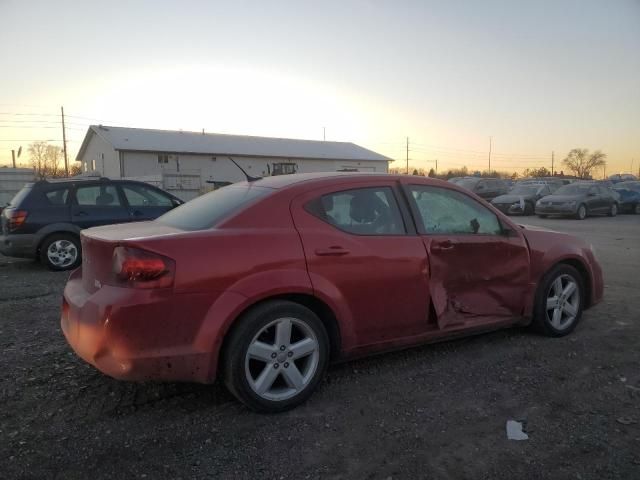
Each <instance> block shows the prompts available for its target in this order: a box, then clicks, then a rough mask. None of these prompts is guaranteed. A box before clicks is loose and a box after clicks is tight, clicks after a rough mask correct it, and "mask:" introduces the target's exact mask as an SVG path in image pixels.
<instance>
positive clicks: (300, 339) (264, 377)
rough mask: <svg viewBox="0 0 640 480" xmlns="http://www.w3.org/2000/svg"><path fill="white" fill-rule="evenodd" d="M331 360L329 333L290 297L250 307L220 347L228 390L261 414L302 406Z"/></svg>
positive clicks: (318, 320)
mask: <svg viewBox="0 0 640 480" xmlns="http://www.w3.org/2000/svg"><path fill="white" fill-rule="evenodd" d="M328 360H329V337H328V335H327V331H326V330H325V328H324V325H323V324H322V322H321V321H320V319H319V318H318V317H317V316H316V315H315V314H314V313H313V312H312V311H311V310H309V309H308V308H306V307H304V306H302V305H300V304H297V303H293V302H288V301H273V302H267V303H264V304H262V305H259V306H258V307H256V308H254V309H252V310H250V311H249V312H248V313H247V314H245V315H243V317H242V318H241V319H240V320H239V323H238V324H237V325H236V326H235V327H234V328H233V330H232V332H231V333H230V335H229V338H228V341H227V342H226V345H225V348H224V363H223V368H224V379H225V383H226V385H227V388H229V390H230V391H231V392H232V393H233V394H234V395H235V396H236V397H237V398H238V399H239V400H240V401H242V402H243V403H244V404H245V405H247V406H248V407H249V408H251V409H252V410H256V411H259V412H271V413H273V412H282V411H284V410H289V409H291V408H294V407H296V406H298V405H300V404H301V403H302V402H304V401H305V400H306V399H307V398H309V397H310V396H311V394H312V393H313V391H314V390H315V389H316V387H317V386H318V384H319V383H320V381H321V380H322V377H323V375H324V372H325V370H326V368H327V363H328Z"/></svg>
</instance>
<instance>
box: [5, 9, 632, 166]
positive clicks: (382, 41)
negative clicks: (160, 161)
mask: <svg viewBox="0 0 640 480" xmlns="http://www.w3.org/2000/svg"><path fill="white" fill-rule="evenodd" d="M0 19H2V29H0V65H2V69H1V72H2V74H1V75H0V164H7V163H10V161H11V149H17V148H18V147H19V146H22V147H23V149H25V150H26V148H27V147H28V145H29V143H30V142H31V141H33V140H50V141H51V143H54V144H57V145H62V129H61V125H60V107H61V106H64V109H65V115H66V122H67V137H68V149H69V155H70V158H75V154H76V152H77V150H78V148H79V147H80V144H81V142H82V139H83V137H84V135H85V133H86V130H87V126H88V125H90V124H100V123H101V124H104V125H118V126H131V127H142V128H163V129H183V130H195V131H201V130H202V129H203V128H204V129H205V131H207V132H215V133H231V134H245V135H262V136H276V137H288V138H304V139H318V140H321V139H322V138H323V135H324V132H326V139H327V140H336V141H349V142H354V143H357V144H360V145H362V146H364V147H367V148H370V149H372V150H374V151H377V152H379V153H382V154H384V155H387V156H389V157H391V158H393V159H395V160H396V161H395V162H393V163H392V164H391V166H392V167H401V168H404V167H405V161H406V145H407V138H408V144H409V164H410V168H411V169H413V168H420V167H422V168H425V169H429V168H431V167H434V166H435V163H436V162H435V161H436V159H437V160H438V171H444V170H446V169H449V168H458V167H461V166H467V167H468V168H469V169H471V170H481V169H486V168H487V167H488V156H489V153H488V151H489V143H490V137H491V144H492V156H491V166H492V168H494V169H497V170H501V171H517V172H522V170H524V169H525V168H532V167H541V166H545V167H547V168H550V167H551V156H552V152H555V167H556V169H557V170H559V169H562V166H560V167H559V166H558V165H559V163H560V161H561V160H562V158H564V157H565V156H566V154H567V153H568V151H569V150H570V149H572V148H576V147H580V148H589V149H591V150H596V149H601V150H602V151H604V152H605V153H606V154H607V156H608V165H607V168H606V174H607V175H609V174H611V173H618V172H628V171H631V169H632V170H633V171H634V172H636V173H637V172H638V169H639V167H640V0H612V1H608V2H605V1H600V0H536V1H527V2H525V1H511V0H503V1H498V0H485V1H482V2H478V1H471V0H469V1H462V0H460V1H456V0H453V1H443V0H441V1H427V0H423V1H408V0H407V1H403V0H397V1H382V0H351V1H350V0H343V1H333V0H324V1H322V2H317V1H316V2H311V1H305V0H301V1H279V0H272V1H269V2H264V1H241V0H236V1H228V2H218V1H190V0H181V1H161V0H154V1H151V0H148V1H143V0H126V1H124V0H122V1H121V0H112V1H109V2H94V1H86V0H82V1H75V0H68V1H65V0H58V1H55V2H52V1H37V0H30V1H25V0H0ZM25 157H26V154H24V157H21V159H20V161H23V162H26V160H27V158H25ZM600 173H601V174H604V173H605V171H603V172H597V174H600Z"/></svg>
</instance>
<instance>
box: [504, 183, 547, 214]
mask: <svg viewBox="0 0 640 480" xmlns="http://www.w3.org/2000/svg"><path fill="white" fill-rule="evenodd" d="M554 190H557V187H556V188H554ZM552 193H553V191H552V189H551V187H550V186H549V185H547V184H545V183H534V182H526V183H522V184H520V183H518V184H517V185H516V186H515V187H513V189H511V191H510V192H509V193H507V194H506V195H500V196H499V197H496V198H494V199H493V200H491V204H492V205H493V206H494V207H496V208H497V209H498V210H500V211H501V212H502V213H506V214H507V215H533V213H534V212H535V205H536V202H537V201H538V200H540V199H541V198H542V197H544V196H546V195H551V194H552Z"/></svg>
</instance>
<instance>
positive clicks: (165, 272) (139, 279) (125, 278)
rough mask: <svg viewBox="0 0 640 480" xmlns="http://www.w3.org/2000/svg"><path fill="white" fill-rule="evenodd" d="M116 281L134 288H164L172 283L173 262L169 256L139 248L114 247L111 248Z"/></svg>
mask: <svg viewBox="0 0 640 480" xmlns="http://www.w3.org/2000/svg"><path fill="white" fill-rule="evenodd" d="M113 273H114V274H115V278H116V281H117V282H119V283H127V284H128V285H129V286H132V287H136V288H166V287H170V286H171V285H173V277H174V273H175V262H174V261H173V260H171V259H170V258H167V257H164V256H162V255H158V254H157V253H153V252H148V251H146V250H141V249H139V248H131V247H116V248H115V249H114V250H113Z"/></svg>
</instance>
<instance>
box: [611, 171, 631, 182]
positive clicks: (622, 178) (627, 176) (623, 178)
mask: <svg viewBox="0 0 640 480" xmlns="http://www.w3.org/2000/svg"><path fill="white" fill-rule="evenodd" d="M609 180H611V181H612V182H613V183H619V182H633V181H635V180H638V177H636V176H635V175H633V174H631V173H616V174H614V175H609Z"/></svg>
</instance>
